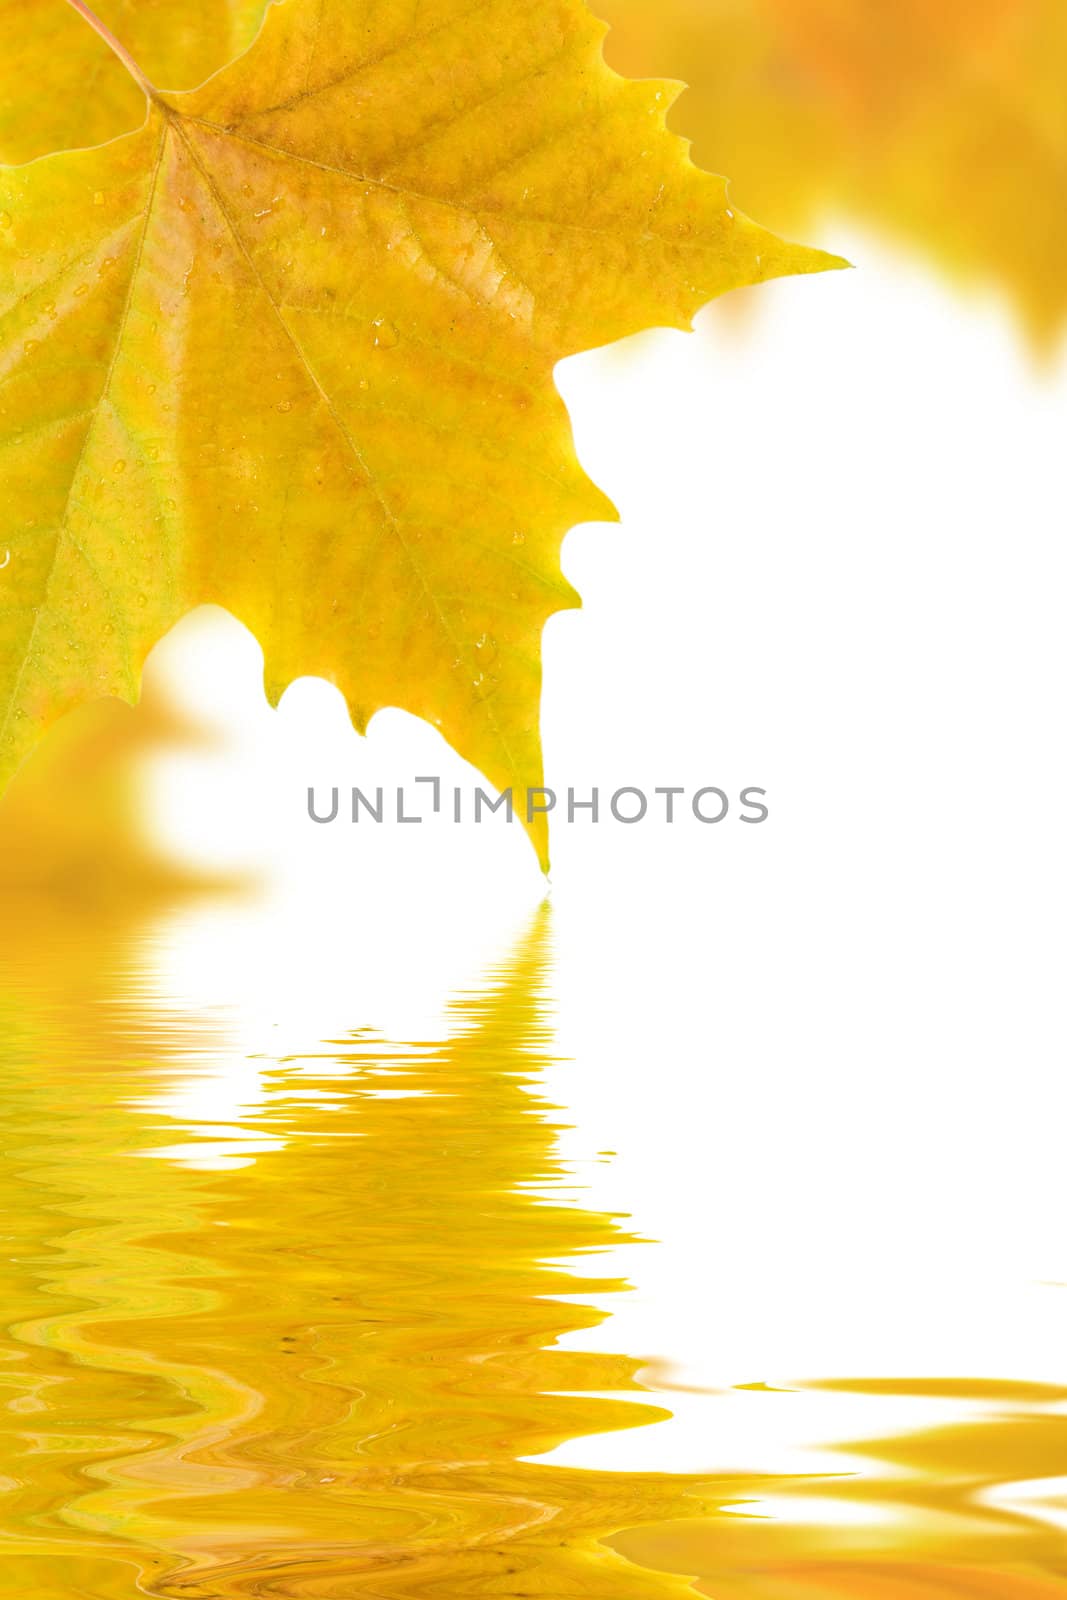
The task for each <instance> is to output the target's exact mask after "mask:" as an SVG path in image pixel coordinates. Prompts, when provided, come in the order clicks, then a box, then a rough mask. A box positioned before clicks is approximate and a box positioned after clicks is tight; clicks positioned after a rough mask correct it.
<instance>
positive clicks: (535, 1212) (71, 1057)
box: [0, 913, 1067, 1600]
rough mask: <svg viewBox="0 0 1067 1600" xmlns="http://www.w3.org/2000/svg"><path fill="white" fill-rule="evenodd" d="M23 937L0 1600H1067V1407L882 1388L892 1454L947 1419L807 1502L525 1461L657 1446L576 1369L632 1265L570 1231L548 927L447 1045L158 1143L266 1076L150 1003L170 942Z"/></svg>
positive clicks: (394, 1054) (343, 1047)
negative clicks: (910, 1409)
mask: <svg viewBox="0 0 1067 1600" xmlns="http://www.w3.org/2000/svg"><path fill="white" fill-rule="evenodd" d="M10 927H11V923H10V921H5V928H6V929H10ZM26 931H27V933H28V937H27V938H26V939H24V940H23V941H22V942H20V943H18V944H16V943H15V942H14V941H11V942H8V941H7V940H5V945H6V949H5V952H4V953H5V956H6V959H5V961H4V963H3V976H2V978H0V1014H2V1022H3V1045H2V1049H0V1064H2V1071H3V1100H2V1104H3V1115H4V1120H5V1124H6V1125H5V1127H4V1131H3V1135H2V1140H3V1143H2V1148H3V1152H4V1155H5V1160H4V1162H3V1164H2V1169H0V1170H2V1172H3V1178H2V1180H0V1181H2V1183H3V1185H4V1189H5V1192H4V1194H3V1213H4V1225H3V1226H4V1232H5V1234H6V1238H5V1242H4V1243H5V1248H4V1251H3V1252H2V1260H0V1276H2V1293H3V1304H4V1307H5V1314H4V1319H3V1321H4V1336H3V1340H2V1344H0V1386H2V1389H3V1398H2V1405H0V1432H2V1440H3V1442H2V1447H0V1448H2V1455H0V1489H2V1490H3V1493H2V1497H0V1505H2V1507H3V1531H2V1535H0V1594H4V1595H11V1596H19V1597H20V1600H21V1597H24V1596H30V1597H35V1600H36V1597H40V1600H60V1597H63V1600H68V1597H69V1596H71V1595H83V1596H92V1597H94V1600H97V1597H99V1600H111V1597H118V1596H133V1595H135V1594H138V1593H141V1594H150V1595H159V1596H175V1597H179V1596H180V1597H193V1596H197V1597H203V1600H207V1597H212V1600H219V1597H226V1596H306V1597H324V1600H325V1597H340V1596H353V1595H368V1596H377V1597H380V1600H402V1597H410V1600H416V1597H419V1600H422V1597H441V1600H444V1597H449V1600H452V1597H464V1596H476V1595H487V1596H508V1597H518V1596H525V1595H541V1596H546V1597H548V1596H552V1597H561V1596H568V1595H582V1596H592V1597H603V1600H609V1597H610V1600H631V1597H632V1600H645V1597H647V1600H661V1597H662V1600H666V1597H669V1596H680V1595H684V1594H686V1593H692V1592H693V1580H695V1582H696V1588H697V1590H698V1591H699V1592H701V1593H704V1594H707V1595H709V1596H714V1597H716V1600H742V1597H744V1600H757V1597H758V1600H816V1597H823V1596H841V1597H844V1596H847V1597H849V1600H852V1597H855V1600H861V1597H862V1600H867V1597H873V1600H880V1597H883V1596H884V1597H886V1600H890V1597H891V1600H934V1597H945V1596H959V1597H973V1600H979V1597H982V1600H986V1597H988V1600H994V1597H996V1600H1016V1597H1017V1600H1027V1597H1032V1600H1038V1597H1040V1596H1053V1595H1056V1596H1067V1576H1065V1573H1064V1565H1065V1564H1064V1562H1063V1560H1062V1559H1061V1545H1062V1542H1063V1541H1062V1530H1058V1529H1057V1528H1056V1526H1055V1519H1054V1518H1052V1519H1051V1520H1050V1517H1049V1508H1048V1505H1047V1504H1046V1503H1045V1501H1044V1500H1042V1498H1041V1495H1040V1494H1037V1495H1036V1497H1035V1493H1034V1483H1035V1481H1036V1482H1037V1483H1038V1485H1039V1487H1040V1481H1041V1480H1051V1479H1053V1478H1055V1476H1056V1475H1057V1474H1058V1473H1062V1471H1063V1468H1064V1463H1065V1460H1067V1415H1065V1403H1064V1402H1065V1395H1064V1394H1063V1393H1059V1392H1056V1393H1053V1392H1051V1391H1047V1390H1042V1389H1038V1388H1036V1387H1027V1386H1025V1385H1008V1386H1005V1385H999V1386H998V1385H985V1386H981V1385H957V1386H952V1385H940V1386H938V1385H927V1386H925V1388H924V1386H922V1385H919V1386H916V1385H903V1386H894V1385H893V1384H892V1383H889V1382H887V1381H886V1380H880V1381H878V1382H873V1381H872V1383H870V1384H863V1385H859V1386H858V1387H859V1389H860V1390H861V1391H862V1392H863V1393H864V1394H867V1395H870V1396H880V1397H881V1401H880V1403H882V1404H884V1406H885V1407H886V1416H887V1418H888V1419H889V1422H890V1424H891V1423H892V1419H893V1415H894V1405H895V1403H896V1399H897V1396H898V1391H899V1392H902V1393H907V1394H908V1395H911V1396H914V1395H915V1393H916V1390H917V1389H918V1391H919V1392H920V1393H921V1394H922V1395H923V1396H925V1398H926V1399H928V1400H930V1402H931V1403H932V1404H936V1405H939V1406H942V1407H943V1408H944V1416H945V1418H946V1419H950V1420H946V1421H945V1423H944V1424H943V1425H940V1426H936V1427H929V1428H924V1429H922V1430H920V1431H917V1432H909V1433H907V1434H905V1435H902V1436H900V1437H897V1436H894V1434H893V1430H892V1427H891V1426H890V1427H889V1428H888V1429H887V1431H886V1434H885V1437H884V1438H881V1439H878V1440H868V1441H865V1442H861V1443H858V1444H857V1443H855V1442H853V1441H849V1442H847V1443H844V1444H841V1445H840V1449H841V1450H842V1452H843V1454H842V1460H843V1461H844V1460H845V1458H846V1456H847V1460H848V1463H849V1464H848V1467H847V1468H844V1467H843V1469H842V1472H841V1473H840V1474H835V1473H833V1472H830V1473H824V1474H821V1475H819V1476H817V1477H815V1476H808V1477H803V1478H800V1477H794V1478H782V1477H781V1476H777V1477H776V1476H772V1475H770V1474H765V1475H763V1476H759V1475H755V1474H752V1473H748V1474H745V1475H742V1474H740V1473H731V1472H730V1471H729V1470H724V1471H721V1472H719V1473H718V1474H717V1475H715V1476H711V1475H697V1474H692V1473H690V1474H683V1473H674V1474H671V1473H654V1474H653V1473H637V1472H621V1471H619V1472H606V1471H592V1470H583V1469H580V1468H575V1467H564V1466H561V1465H559V1464H558V1463H557V1462H555V1461H553V1460H552V1459H551V1457H549V1458H548V1459H531V1458H537V1457H544V1455H545V1453H546V1452H549V1451H551V1449H552V1447H553V1446H555V1445H556V1444H558V1443H561V1442H563V1441H566V1440H573V1439H577V1438H581V1437H587V1436H590V1435H592V1434H602V1433H605V1432H610V1431H612V1430H617V1429H624V1428H630V1427H634V1426H635V1425H638V1424H641V1423H648V1422H655V1421H657V1420H659V1419H663V1418H665V1417H666V1416H667V1415H668V1413H667V1412H666V1411H665V1410H664V1409H662V1408H661V1407H660V1406H658V1405H656V1404H653V1403H651V1401H650V1399H649V1398H648V1393H647V1389H646V1388H645V1386H644V1385H643V1384H642V1381H641V1378H640V1376H639V1373H640V1367H639V1363H638V1362H637V1361H635V1360H634V1359H631V1358H629V1357H625V1356H621V1355H610V1354H602V1353H591V1352H579V1351H575V1350H569V1349H567V1348H565V1347H562V1346H561V1344H560V1341H561V1339H563V1337H564V1336H565V1335H566V1334H567V1333H568V1332H570V1331H572V1330H577V1329H581V1328H588V1327H590V1326H592V1325H594V1324H595V1323H597V1322H598V1321H600V1320H602V1318H603V1316H604V1312H603V1311H601V1310H598V1309H595V1308H594V1307H593V1306H592V1305H591V1304H589V1301H591V1300H594V1299H596V1300H599V1299H600V1297H602V1296H604V1295H605V1294H610V1293H611V1291H613V1290H614V1289H617V1288H619V1287H621V1284H620V1283H619V1281H618V1280H617V1279H612V1278H609V1277H606V1276H605V1275H604V1267H603V1262H601V1263H600V1264H599V1266H598V1255H599V1254H600V1253H602V1252H603V1251H605V1250H607V1249H608V1248H609V1247H610V1246H611V1245H612V1244H614V1243H616V1242H619V1241H621V1240H623V1239H625V1238H626V1237H627V1236H626V1235H625V1234H624V1232H623V1231H622V1229H621V1225H620V1223H619V1222H618V1220H617V1219H615V1218H613V1217H611V1216H606V1215H603V1214H600V1213H597V1212H594V1211H592V1210H589V1209H587V1208H584V1207H583V1206H582V1205H581V1204H580V1202H579V1201H578V1200H577V1199H576V1198H575V1196H574V1194H573V1191H572V1188H571V1187H569V1185H571V1184H572V1181H573V1180H572V1178H571V1176H570V1174H569V1171H568V1169H567V1167H566V1166H565V1164H564V1162H563V1161H562V1159H561V1157H560V1155H559V1153H558V1149H557V1133H558V1128H557V1125H556V1124H554V1122H553V1115H554V1113H553V1109H552V1108H551V1107H550V1106H549V1105H548V1104H547V1103H546V1102H545V1101H544V1099H543V1098H542V1097H541V1095H540V1093H539V1088H538V1080H539V1076H540V1073H541V1071H542V1069H543V1068H544V1066H545V1065H546V1063H547V1062H548V1061H549V1060H550V1059H551V1054H550V1051H551V1045H550V1038H549V1032H548V1024H547V1021H546V995H545V990H546V984H547V974H548V937H549V935H548V926H547V919H546V915H545V914H544V913H542V914H541V916H539V918H538V920H537V922H536V924H535V926H534V927H533V929H532V930H531V932H530V934H529V936H528V937H527V939H526V941H525V942H524V943H523V945H522V946H521V948H520V949H519V950H518V951H517V952H516V953H515V954H514V956H513V957H512V959H511V960H510V961H509V962H508V964H507V965H506V966H505V967H503V968H501V969H500V970H498V971H496V972H494V973H493V974H491V976H490V978H489V980H488V981H487V983H486V985H485V986H484V988H483V989H482V990H480V991H479V992H477V993H472V994H468V995H464V996H461V997H459V998H457V999H456V1000H455V1001H454V1002H453V1006H452V1027H451V1037H449V1038H448V1039H447V1040H446V1041H445V1042H443V1043H442V1042H423V1043H413V1044H407V1045H397V1044H391V1043H389V1042H388V1041H386V1040H384V1039H381V1038H378V1037H376V1036H373V1035H370V1034H368V1033H366V1032H361V1031H356V1032H354V1033H352V1034H351V1035H350V1036H348V1037H347V1038H345V1039H342V1040H336V1041H330V1042H328V1043H327V1044H325V1045H317V1046H314V1047H312V1048H310V1049H309V1052H308V1054H306V1055H302V1056H300V1057H298V1058H287V1059H274V1060H269V1061H262V1062H260V1063H258V1066H259V1082H258V1085H257V1092H256V1097H255V1104H254V1106H252V1105H248V1104H246V1105H243V1106H242V1105H237V1106H231V1107H229V1108H228V1109H227V1112H226V1116H227V1124H226V1125H225V1126H220V1125H219V1123H218V1122H217V1121H216V1120H215V1119H214V1116H213V1114H211V1113H210V1112H205V1111H203V1110H202V1111H201V1112H200V1113H199V1115H196V1114H194V1110H193V1109H192V1108H193V1104H194V1100H195V1095H192V1094H190V1093H182V1094H179V1095H172V1096H171V1098H172V1100H173V1102H174V1103H175V1104H177V1103H179V1102H180V1103H181V1105H182V1106H183V1107H184V1111H183V1116H184V1118H185V1120H184V1121H183V1122H181V1123H178V1122H177V1121H176V1117H175V1115H171V1116H168V1115H167V1114H166V1112H165V1110H162V1109H161V1107H165V1106H166V1104H167V1103H168V1094H171V1091H172V1090H173V1088H174V1086H175V1085H185V1086H186V1087H188V1086H189V1085H192V1086H193V1087H194V1088H195V1083H196V1081H197V1077H198V1075H203V1074H205V1073H207V1072H208V1071H209V1070H211V1071H214V1072H216V1073H217V1071H218V1065H219V1062H220V1060H221V1061H222V1062H226V1060H227V1052H228V1051H229V1052H231V1055H232V1066H233V1069H234V1074H235V1077H238V1078H239V1076H240V1073H241V1072H242V1071H245V1070H246V1068H247V1065H248V1064H247V1062H245V1061H243V1060H241V1059H240V1058H239V1057H238V1056H237V1055H236V1053H235V1052H233V1047H232V1045H231V1044H229V1042H228V1039H227V1034H226V1023H225V1019H224V1018H219V1019H216V1020H215V1021H213V1022H208V1021H206V1020H200V1019H197V1018H192V1019H190V1018H183V1017H181V1016H180V1015H177V1014H175V1013H173V1012H169V1011H168V1010H167V1008H166V1007H165V1006H164V1005H162V1004H161V1003H160V1001H159V999H158V996H154V995H153V994H152V993H151V984H150V982H149V978H148V968H149V966H150V963H151V954H152V949H151V941H150V940H145V939H143V938H138V937H134V933H133V931H132V930H131V929H130V928H129V927H123V926H121V925H118V924H116V925H115V926H114V927H113V928H112V930H111V933H110V934H108V933H107V932H106V930H105V932H104V933H100V932H99V931H98V930H95V929H94V934H93V938H92V940H90V938H89V937H87V930H86V929H84V928H80V927H79V926H78V925H77V923H76V921H75V920H74V919H73V918H71V917H70V916H68V917H67V918H66V920H65V921H56V920H55V918H53V920H52V921H51V922H48V921H38V922H36V923H35V922H33V920H32V918H31V919H30V920H29V921H28V923H27V924H26ZM651 1103H654V1102H653V1101H652V1100H650V1104H651ZM661 1114H662V1115H663V1116H664V1118H667V1117H668V1115H669V1111H668V1108H661ZM242 1141H243V1150H244V1154H243V1156H241V1159H240V1160H235V1159H234V1157H233V1152H234V1149H235V1148H237V1149H238V1150H240V1149H241V1148H242ZM709 1265H710V1263H704V1262H700V1263H694V1271H704V1270H708V1269H709ZM754 1270H758V1267H754ZM809 1387H814V1386H809ZM828 1387H830V1388H832V1387H834V1386H828ZM837 1387H838V1388H840V1387H842V1386H840V1385H839V1386H837ZM745 1398H746V1403H749V1402H750V1403H751V1404H752V1405H760V1404H776V1403H780V1402H782V1401H783V1400H787V1399H788V1395H787V1394H785V1395H779V1394H776V1393H775V1392H774V1391H770V1390H767V1391H766V1392H761V1393H757V1392H755V1391H753V1392H752V1394H751V1395H750V1396H746V1397H745ZM713 1404H714V1402H712V1409H711V1411H710V1412H709V1415H711V1416H714V1410H713ZM713 1454H714V1451H713V1450H712V1449H711V1448H710V1447H709V1458H710V1456H711V1455H713ZM1024 1482H1025V1484H1028V1485H1029V1490H1028V1491H1027V1493H1028V1494H1029V1496H1030V1498H1029V1499H1028V1500H1027V1499H1026V1496H1022V1498H1020V1495H1019V1494H1017V1493H1014V1492H1013V1490H1012V1485H1016V1486H1019V1485H1022V1484H1024ZM1046 1498H1047V1497H1046ZM1024 1500H1025V1504H1024Z"/></svg>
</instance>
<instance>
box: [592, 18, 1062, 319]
mask: <svg viewBox="0 0 1067 1600" xmlns="http://www.w3.org/2000/svg"><path fill="white" fill-rule="evenodd" d="M593 4H594V9H595V10H596V11H597V12H599V13H600V14H602V15H603V16H604V17H605V18H606V19H607V21H608V22H609V23H610V24H611V33H610V35H609V41H608V58H609V60H610V61H611V62H612V64H613V65H615V66H616V67H618V68H619V70H620V71H623V72H649V71H657V72H674V71H682V72H684V74H685V77H686V78H687V80H688V81H689V83H690V89H689V92H688V93H687V94H686V95H685V97H684V100H683V102H682V105H681V107H680V108H679V111H678V116H677V122H678V125H679V127H680V128H681V130H682V131H684V132H685V133H688V134H691V135H692V136H693V138H694V141H695V146H694V147H695V151H696V155H697V159H698V160H701V161H704V162H710V163H713V164H714V165H715V166H716V167H721V169H722V170H724V171H726V172H728V173H729V174H730V178H731V182H732V192H733V193H734V194H735V195H736V197H737V199H738V201H739V203H740V204H742V205H744V206H746V207H751V208H752V209H753V210H755V212H756V214H757V215H759V216H760V217H762V218H765V219H766V221H767V222H768V223H769V224H771V225H772V226H774V227H779V228H785V229H789V230H792V229H803V228H807V227H810V226H811V225H812V221H813V218H814V217H815V215H816V214H817V213H818V212H819V211H825V210H832V211H837V212H840V211H843V212H846V213H847V214H849V215H854V216H857V217H860V218H862V219H864V220H865V221H869V222H871V223H873V224H874V225H876V226H877V227H879V228H881V229H882V230H884V231H886V232H887V233H890V234H892V235H893V236H895V237H898V238H903V239H905V240H907V241H908V242H909V243H911V244H914V245H916V246H917V247H918V248H919V249H920V250H922V252H923V253H924V254H927V255H932V256H933V257H934V258H935V259H936V260H937V261H938V263H939V264H941V265H942V266H945V267H948V268H949V269H950V270H952V271H953V272H955V273H958V274H960V275H961V276H963V277H965V278H967V279H971V280H975V281H978V282H981V283H992V284H996V285H999V286H1001V287H1003V288H1005V289H1006V290H1007V291H1008V292H1009V293H1010V294H1011V295H1012V297H1013V299H1014V300H1015V303H1016V304H1017V305H1018V307H1019V309H1020V311H1021V313H1022V315H1023V317H1024V318H1025V320H1026V323H1027V325H1028V326H1029V328H1030V329H1031V331H1032V332H1033V334H1034V336H1035V338H1036V339H1037V340H1038V341H1039V342H1042V343H1046V344H1047V343H1048V341H1049V340H1050V339H1051V337H1052V335H1053V334H1055V333H1056V332H1057V331H1058V330H1059V329H1060V328H1061V327H1062V325H1063V321H1064V317H1065V315H1067V274H1065V273H1064V271H1063V267H1062V263H1063V260H1064V257H1065V255H1067V207H1065V206H1064V203H1063V202H1064V187H1065V177H1067V95H1065V93H1064V82H1065V79H1067V7H1064V5H1063V4H1062V0H894V3H893V4H892V5H885V4H869V3H868V4H861V3H859V0H593Z"/></svg>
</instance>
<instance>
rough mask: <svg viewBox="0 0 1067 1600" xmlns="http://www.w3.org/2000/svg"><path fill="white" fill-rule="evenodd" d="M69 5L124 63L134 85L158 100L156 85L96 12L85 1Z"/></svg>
mask: <svg viewBox="0 0 1067 1600" xmlns="http://www.w3.org/2000/svg"><path fill="white" fill-rule="evenodd" d="M67 4H68V5H71V6H73V7H74V9H75V11H76V12H77V13H78V15H79V16H80V17H84V18H85V21H86V22H87V23H88V24H89V26H90V28H92V29H93V31H94V32H95V33H98V34H99V35H100V37H101V39H103V41H104V43H105V44H106V45H107V47H108V49H109V50H111V51H113V52H114V54H115V55H116V56H118V58H119V60H120V61H121V62H122V65H123V66H124V67H125V68H126V71H127V72H128V73H129V75H130V77H131V78H132V79H133V81H134V83H136V84H137V85H138V87H139V88H141V89H143V90H144V92H145V94H146V95H147V96H148V98H149V99H150V100H154V99H155V98H156V87H155V85H154V84H152V83H149V81H148V79H147V78H146V77H145V75H144V73H143V72H142V71H141V69H140V67H139V66H138V65H137V63H136V61H135V60H134V59H133V57H132V56H131V54H130V52H129V51H128V50H127V49H126V46H125V45H124V44H120V43H119V41H118V40H117V39H116V38H115V35H114V34H113V33H112V31H111V29H110V28H109V27H107V26H106V25H105V24H104V23H103V22H101V20H100V18H99V17H98V16H97V14H96V12H95V11H93V10H92V9H91V8H90V7H89V6H87V5H86V3H85V0H67Z"/></svg>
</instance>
